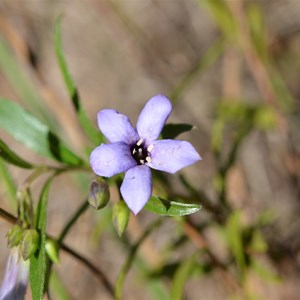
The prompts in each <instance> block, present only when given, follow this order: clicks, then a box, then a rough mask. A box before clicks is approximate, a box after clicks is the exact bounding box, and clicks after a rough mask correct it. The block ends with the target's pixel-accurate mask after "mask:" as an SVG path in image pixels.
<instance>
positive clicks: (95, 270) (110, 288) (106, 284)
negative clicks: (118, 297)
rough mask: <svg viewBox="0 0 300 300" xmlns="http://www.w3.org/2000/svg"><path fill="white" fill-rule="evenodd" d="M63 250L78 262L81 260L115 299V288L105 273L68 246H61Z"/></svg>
mask: <svg viewBox="0 0 300 300" xmlns="http://www.w3.org/2000/svg"><path fill="white" fill-rule="evenodd" d="M61 249H62V250H64V251H65V252H66V253H68V254H70V255H71V256H73V257H74V258H76V259H77V260H79V261H80V262H81V263H82V264H84V265H85V266H86V267H87V268H88V269H89V270H90V271H91V272H92V273H93V274H94V275H95V276H96V277H97V278H98V279H99V280H100V281H101V283H102V284H103V286H104V287H105V288H106V290H107V291H108V292H109V294H110V295H111V296H112V298H114V288H113V286H112V285H111V283H110V282H109V281H108V279H107V278H106V276H105V275H104V272H103V271H102V270H100V269H99V268H98V267H95V266H94V264H93V263H91V262H90V261H89V260H88V259H87V258H85V257H83V256H82V255H80V254H79V253H78V252H76V251H75V250H73V249H72V248H70V247H69V246H67V245H66V244H64V243H62V244H61Z"/></svg>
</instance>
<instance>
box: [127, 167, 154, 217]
mask: <svg viewBox="0 0 300 300" xmlns="http://www.w3.org/2000/svg"><path fill="white" fill-rule="evenodd" d="M121 194H122V197H123V199H124V200H125V202H126V203H127V206H128V207H129V209H130V210H131V211H132V212H133V213H134V214H135V215H136V214H137V213H138V212H139V211H140V210H141V209H142V208H143V207H144V205H145V204H146V203H147V201H148V200H149V198H150V197H151V194H152V176H151V170H150V169H149V168H148V167H147V166H145V165H140V166H136V167H134V168H132V169H130V170H128V171H127V172H126V174H125V178H124V181H123V183H122V185H121Z"/></svg>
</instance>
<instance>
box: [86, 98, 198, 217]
mask: <svg viewBox="0 0 300 300" xmlns="http://www.w3.org/2000/svg"><path fill="white" fill-rule="evenodd" d="M171 111H172V105H171V102H170V101H169V100H168V99H167V98H166V97H164V96H162V95H157V96H154V97H153V98H151V99H150V100H149V101H148V102H147V103H146V105H145V107H144V108H143V110H142V112H141V114H140V116H139V118H138V121H137V126H136V129H135V128H134V127H133V126H132V124H131V122H130V120H129V119H128V117H127V116H125V115H122V114H120V113H118V112H117V111H116V110H113V109H103V110H101V111H99V112H98V126H99V129H100V130H101V132H102V133H103V135H104V136H105V137H106V138H107V139H108V140H109V141H110V144H101V145H100V146H98V147H96V148H95V149H94V150H93V151H92V153H91V156H90V163H91V166H92V169H93V171H94V172H95V173H96V174H97V175H99V176H104V177H111V176H113V175H116V174H118V173H122V172H126V173H125V177H124V181H123V183H122V185H121V194H122V197H123V198H124V200H125V202H126V203H127V205H128V207H129V208H130V209H131V210H132V211H133V213H134V214H137V213H138V212H139V211H140V210H141V209H142V208H143V207H144V205H145V204H146V203H147V201H148V200H149V199H150V197H151V194H152V176H151V170H150V168H153V169H156V170H160V171H165V172H168V173H175V172H177V171H178V170H180V169H182V168H184V167H186V166H188V165H191V164H193V163H195V162H196V161H198V160H200V159H201V157H200V155H199V154H198V153H197V151H196V150H195V149H194V147H193V146H192V145H191V144H190V143H188V142H185V141H178V140H169V139H165V140H157V138H158V137H159V135H160V133H161V131H162V129H163V127H164V125H165V122H166V120H167V118H168V117H169V115H170V113H171ZM149 167H150V168H149Z"/></svg>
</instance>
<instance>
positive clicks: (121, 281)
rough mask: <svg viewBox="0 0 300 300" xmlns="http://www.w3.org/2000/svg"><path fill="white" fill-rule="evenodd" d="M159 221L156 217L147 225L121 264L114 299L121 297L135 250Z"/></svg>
mask: <svg viewBox="0 0 300 300" xmlns="http://www.w3.org/2000/svg"><path fill="white" fill-rule="evenodd" d="M161 222H162V219H157V220H156V221H154V222H153V223H152V224H150V225H149V227H148V228H147V229H146V230H145V232H144V233H143V235H142V236H141V237H140V238H139V240H138V241H137V242H136V243H135V244H134V245H133V246H132V248H131V249H130V252H129V255H128V257H127V260H126V262H125V264H124V265H123V267H122V269H121V271H120V273H119V275H118V278H117V281H116V285H115V298H116V299H121V297H122V289H123V285H124V281H125V278H126V275H127V273H128V272H129V270H130V267H131V265H132V263H133V261H134V258H135V255H136V253H137V250H138V249H139V247H140V245H141V244H142V243H143V242H144V240H145V239H146V238H147V237H148V235H149V234H150V233H151V232H152V231H153V230H154V229H155V228H156V227H158V226H159V225H160V224H161Z"/></svg>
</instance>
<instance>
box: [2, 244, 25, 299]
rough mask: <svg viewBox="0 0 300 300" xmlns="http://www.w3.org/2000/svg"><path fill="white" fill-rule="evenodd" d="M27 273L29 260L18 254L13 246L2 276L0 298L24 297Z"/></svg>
mask: <svg viewBox="0 0 300 300" xmlns="http://www.w3.org/2000/svg"><path fill="white" fill-rule="evenodd" d="M28 274H29V262H25V261H24V260H23V259H22V256H19V254H18V249H17V248H13V249H12V251H11V254H10V256H9V257H8V260H7V264H6V269H5V273H4V278H3V281H2V285H1V288H0V300H10V299H20V300H21V299H24V297H25V292H26V287H27V282H28Z"/></svg>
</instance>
